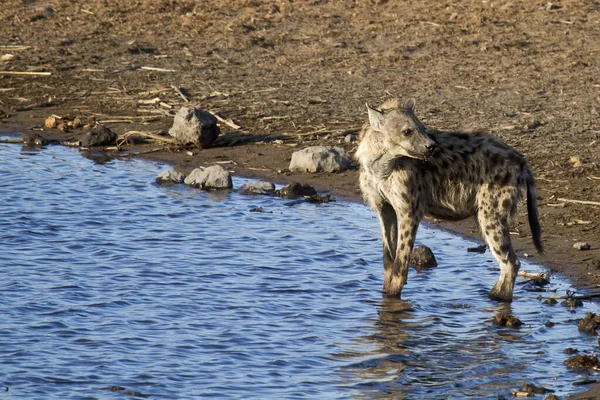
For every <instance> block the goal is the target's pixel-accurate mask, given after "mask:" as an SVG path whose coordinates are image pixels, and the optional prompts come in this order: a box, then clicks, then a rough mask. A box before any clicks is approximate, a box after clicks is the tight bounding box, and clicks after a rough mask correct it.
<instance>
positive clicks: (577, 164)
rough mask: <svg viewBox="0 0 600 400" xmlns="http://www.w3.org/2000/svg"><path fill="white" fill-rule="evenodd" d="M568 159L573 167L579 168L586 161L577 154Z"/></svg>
mask: <svg viewBox="0 0 600 400" xmlns="http://www.w3.org/2000/svg"><path fill="white" fill-rule="evenodd" d="M569 161H570V162H571V164H572V165H573V168H579V167H582V166H583V164H584V163H585V162H586V161H587V160H585V159H583V158H581V157H579V156H572V157H571V158H570V159H569Z"/></svg>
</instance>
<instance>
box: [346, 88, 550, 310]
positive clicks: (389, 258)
mask: <svg viewBox="0 0 600 400" xmlns="http://www.w3.org/2000/svg"><path fill="white" fill-rule="evenodd" d="M367 110H368V114H369V120H368V123H366V124H365V125H364V126H363V129H362V131H361V133H360V144H359V146H358V149H357V151H356V154H355V157H356V158H357V159H358V161H359V162H360V166H361V168H360V188H361V191H362V193H363V196H364V199H365V202H366V203H367V204H368V205H370V206H371V207H372V208H373V209H375V210H376V211H377V214H378V216H379V222H380V225H381V231H382V236H383V266H384V283H383V290H384V293H386V294H387V295H400V292H401V291H402V288H403V287H404V285H405V284H406V280H407V275H408V260H409V256H410V253H411V251H412V248H413V245H414V242H415V236H416V234H417V228H418V227H419V222H420V221H421V219H422V218H423V216H424V215H429V216H432V217H435V218H439V219H444V220H461V219H464V218H467V217H470V216H475V217H476V219H477V222H478V224H479V227H480V230H481V233H482V236H483V238H484V239H485V242H486V243H487V245H488V247H489V249H490V251H491V252H492V254H493V255H494V257H495V258H496V260H497V261H498V263H499V264H500V278H499V279H498V282H496V284H495V285H494V287H493V288H492V290H491V291H490V292H489V297H490V298H492V299H495V300H501V301H512V296H513V286H514V282H515V278H516V277H517V273H518V271H519V267H520V262H519V259H518V258H517V255H516V254H515V251H514V249H513V247H512V244H511V240H510V235H509V224H510V223H511V220H512V217H513V216H514V214H515V212H516V210H517V205H518V203H519V202H520V201H521V199H522V197H523V192H526V193H527V212H528V217H529V226H530V229H531V234H532V238H533V243H534V245H535V247H536V249H537V251H538V252H542V251H543V250H542V244H541V229H540V224H539V221H538V214H537V207H536V203H535V202H536V195H535V185H534V181H533V175H532V173H531V170H530V169H529V167H528V166H527V162H526V161H525V158H524V157H523V156H522V155H521V154H519V153H517V152H516V151H515V150H514V149H512V148H511V147H509V146H508V145H506V144H504V143H502V142H501V141H500V140H499V139H497V138H495V137H493V136H489V135H485V134H481V133H473V134H465V133H456V132H440V131H429V130H427V129H426V128H425V126H424V125H423V124H422V123H421V121H420V120H419V119H418V118H417V117H416V116H415V113H414V107H413V106H410V105H406V104H404V105H403V104H401V103H400V101H398V100H396V99H393V100H388V101H386V102H385V103H383V104H382V105H381V106H380V107H379V109H373V108H371V107H369V106H368V105H367Z"/></svg>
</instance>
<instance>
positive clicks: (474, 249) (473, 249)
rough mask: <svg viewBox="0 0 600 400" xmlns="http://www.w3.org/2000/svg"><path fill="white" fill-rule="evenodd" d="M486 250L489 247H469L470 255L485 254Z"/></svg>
mask: <svg viewBox="0 0 600 400" xmlns="http://www.w3.org/2000/svg"><path fill="white" fill-rule="evenodd" d="M485 249H487V246H486V245H485V244H480V245H479V246H475V247H468V248H467V252H468V253H481V254H483V253H485Z"/></svg>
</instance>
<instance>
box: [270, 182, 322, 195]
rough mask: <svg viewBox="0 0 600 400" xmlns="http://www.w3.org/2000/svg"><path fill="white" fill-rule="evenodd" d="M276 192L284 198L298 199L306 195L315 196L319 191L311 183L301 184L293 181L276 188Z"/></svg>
mask: <svg viewBox="0 0 600 400" xmlns="http://www.w3.org/2000/svg"><path fill="white" fill-rule="evenodd" d="M275 194H276V195H277V196H279V197H281V198H283V199H297V198H299V197H304V196H314V195H316V194H317V191H316V190H315V188H313V187H312V186H310V185H301V184H299V183H297V182H292V183H288V184H287V185H285V186H284V187H282V188H281V189H279V190H276V191H275Z"/></svg>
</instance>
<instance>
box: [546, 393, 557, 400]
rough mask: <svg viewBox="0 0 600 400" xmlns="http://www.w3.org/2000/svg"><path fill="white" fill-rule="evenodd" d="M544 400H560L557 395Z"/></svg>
mask: <svg viewBox="0 0 600 400" xmlns="http://www.w3.org/2000/svg"><path fill="white" fill-rule="evenodd" d="M544 400H560V399H559V397H558V396H557V395H555V394H549V395H548V396H546V397H544Z"/></svg>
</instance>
